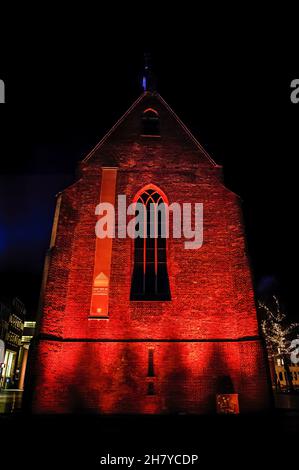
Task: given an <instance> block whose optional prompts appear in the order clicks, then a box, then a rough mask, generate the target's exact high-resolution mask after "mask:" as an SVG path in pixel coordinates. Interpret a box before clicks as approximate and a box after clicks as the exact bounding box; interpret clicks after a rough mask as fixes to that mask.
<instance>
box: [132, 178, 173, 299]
mask: <svg viewBox="0 0 299 470" xmlns="http://www.w3.org/2000/svg"><path fill="white" fill-rule="evenodd" d="M134 202H136V203H139V204H138V206H137V210H136V215H137V214H138V213H139V211H138V207H139V208H141V210H142V212H143V225H144V228H143V230H141V232H142V233H141V232H140V236H138V237H136V238H135V240H134V268H133V275H132V284H131V300H170V289H169V280H168V272H167V239H166V225H165V224H166V223H167V218H166V217H165V214H166V213H165V208H166V206H167V205H168V201H167V198H166V196H165V195H164V194H163V193H162V192H161V191H160V190H159V189H158V188H157V187H155V186H152V185H149V186H146V187H145V188H143V190H141V191H139V193H137V195H136V197H135V199H134Z"/></svg>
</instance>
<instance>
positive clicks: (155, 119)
mask: <svg viewBox="0 0 299 470" xmlns="http://www.w3.org/2000/svg"><path fill="white" fill-rule="evenodd" d="M141 120H142V134H143V135H148V136H159V135H160V119H159V114H158V112H157V111H156V110H155V109H153V108H148V109H146V110H145V111H144V112H143V114H142V119H141Z"/></svg>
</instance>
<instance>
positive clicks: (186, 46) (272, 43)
mask: <svg viewBox="0 0 299 470" xmlns="http://www.w3.org/2000/svg"><path fill="white" fill-rule="evenodd" d="M272 8H273V7H272ZM51 13H52V14H51V15H50V16H49V15H48V12H47V11H46V10H45V12H41V18H42V19H41V18H40V19H39V21H33V20H32V25H31V24H30V26H29V23H26V25H25V26H24V25H23V28H24V30H22V31H21V32H20V31H19V30H18V27H17V26H15V29H11V30H7V31H4V32H3V40H2V46H3V47H2V56H1V61H0V78H2V79H4V80H5V83H6V101H7V102H6V104H5V105H0V119H1V121H0V124H1V127H0V156H1V160H0V161H1V163H0V165H1V172H0V296H11V295H17V296H19V297H20V298H21V299H22V300H23V301H24V302H25V303H26V306H27V307H28V310H29V312H30V315H34V312H35V310H36V306H37V302H38V295H39V287H40V282H41V273H42V266H43V259H44V254H45V251H46V249H47V246H48V243H49V237H50V230H51V224H52V217H53V210H54V204H55V194H56V193H57V192H58V191H60V190H62V189H63V188H64V187H65V186H67V185H68V184H70V183H71V182H72V181H73V179H74V177H75V171H76V164H77V162H78V161H79V160H80V159H82V158H83V157H84V155H85V154H86V153H87V152H88V151H89V150H90V149H91V148H92V147H93V146H94V145H95V144H96V143H97V142H98V141H99V140H100V138H101V137H102V136H103V134H104V133H105V132H106V131H107V130H108V129H109V128H110V127H111V126H112V125H113V124H114V122H115V121H116V120H117V119H118V118H119V117H120V116H121V115H122V113H123V112H125V111H126V109H127V108H128V107H129V106H130V105H131V104H132V102H133V100H135V99H136V98H137V97H138V95H139V94H140V93H141V87H140V83H141V72H142V64H143V52H144V51H145V50H147V51H150V52H151V54H152V58H153V64H154V68H155V71H156V75H157V79H158V91H159V93H160V94H161V95H162V96H163V98H164V99H166V101H167V102H168V103H169V104H170V106H171V107H172V108H173V109H174V110H175V112H176V113H177V114H178V115H179V116H180V118H181V119H182V120H183V122H184V123H185V124H186V125H187V126H188V127H189V128H190V129H191V131H192V132H193V133H194V134H195V136H196V137H197V138H198V140H199V141H200V142H201V143H202V145H203V146H204V147H205V148H206V149H207V150H208V152H210V153H211V155H212V157H213V158H214V159H215V160H216V162H218V163H220V164H223V166H224V173H225V182H226V185H227V186H228V187H229V188H231V189H232V190H233V191H235V192H237V193H238V194H239V195H240V196H241V197H242V199H243V207H244V216H245V223H246V231H247V236H248V245H249V252H250V256H251V262H252V267H253V274H254V282H255V286H256V292H257V294H258V295H259V296H260V295H263V293H264V292H265V290H266V291H267V288H268V287H271V288H272V289H273V286H274V290H276V291H277V292H278V293H279V294H280V296H281V299H282V302H283V304H284V305H285V307H286V309H287V310H288V312H289V314H290V315H291V316H292V317H295V316H296V315H298V302H297V290H298V288H297V282H298V274H297V266H298V264H297V262H296V261H295V258H296V255H297V248H298V241H297V214H298V208H297V187H298V183H297V181H298V174H297V173H298V171H297V166H298V164H297V160H298V154H299V142H298V140H299V139H298V134H299V129H298V125H299V104H297V105H295V104H292V103H291V101H290V92H291V90H290V82H291V81H292V80H293V79H294V78H299V62H298V50H299V47H298V44H299V42H298V35H297V26H296V14H295V13H294V12H292V11H286V12H284V15H282V12H280V11H278V10H277V11H275V12H274V11H273V10H271V11H270V12H269V11H267V12H263V13H262V12H261V11H260V10H259V9H257V10H256V11H253V10H250V11H249V10H247V9H246V8H245V7H244V8H243V10H242V11H241V10H240V9H239V10H238V11H236V10H234V11H232V12H231V13H230V12H229V11H226V15H227V17H226V19H224V17H223V18H222V12H218V17H217V19H216V17H215V16H214V14H215V13H213V14H212V15H209V16H206V14H204V13H203V12H200V11H199V10H196V15H195V16H194V15H193V12H191V11H188V12H186V11H185V10H184V11H183V12H180V11H177V12H176V13H178V15H176V17H175V19H174V12H173V10H172V11H171V12H170V11H169V12H167V13H166V14H163V15H162V14H161V12H159V13H157V12H153V13H152V14H151V15H149V14H146V15H144V13H142V12H141V11H140V12H139V15H138V16H137V17H136V18H135V19H134V21H133V22H132V21H131V23H130V24H129V23H128V22H127V21H126V20H125V19H124V18H123V21H122V13H121V12H119V10H118V11H117V15H116V16H117V17H118V22H116V17H115V16H109V17H106V16H105V15H103V14H99V13H97V14H96V12H95V16H94V17H93V15H92V14H89V16H88V17H85V15H81V16H80V13H81V12H80V11H77V13H79V16H80V19H76V20H75V19H74V17H73V15H72V14H70V15H69V16H68V15H67V16H66V17H64V18H62V17H61V16H60V12H59V15H58V12H57V11H55V12H54V11H51ZM53 13H54V14H53ZM127 13H128V12H127ZM128 14H129V13H128ZM134 14H135V15H136V11H135V12H134ZM52 17H53V18H52ZM92 18H93V19H92ZM145 18H146V19H145ZM119 22H120V23H121V26H119V24H118V23H119ZM132 23H133V26H132Z"/></svg>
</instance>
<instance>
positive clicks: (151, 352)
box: [147, 349, 155, 377]
mask: <svg viewBox="0 0 299 470" xmlns="http://www.w3.org/2000/svg"><path fill="white" fill-rule="evenodd" d="M147 376H148V377H154V376H155V372H154V350H153V349H149V351H148V372H147Z"/></svg>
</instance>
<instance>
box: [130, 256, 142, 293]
mask: <svg viewBox="0 0 299 470" xmlns="http://www.w3.org/2000/svg"><path fill="white" fill-rule="evenodd" d="M143 294H144V274H143V263H135V266H134V271H133V276H132V284H131V299H132V300H135V299H136V296H137V297H138V296H141V295H143Z"/></svg>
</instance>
